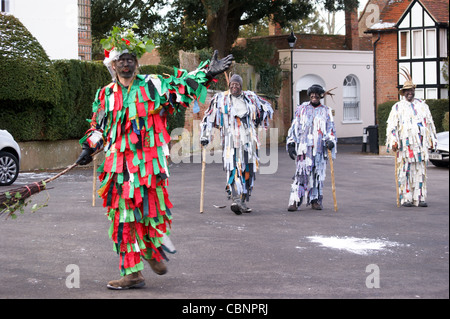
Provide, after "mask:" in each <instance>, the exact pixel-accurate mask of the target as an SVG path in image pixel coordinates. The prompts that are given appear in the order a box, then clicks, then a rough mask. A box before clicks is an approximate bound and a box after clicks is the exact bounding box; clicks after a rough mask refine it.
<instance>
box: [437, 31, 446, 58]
mask: <svg viewBox="0 0 450 319" xmlns="http://www.w3.org/2000/svg"><path fill="white" fill-rule="evenodd" d="M447 33H448V31H447V29H440V30H439V56H440V57H447V37H448V34H447Z"/></svg>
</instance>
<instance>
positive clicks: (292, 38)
mask: <svg viewBox="0 0 450 319" xmlns="http://www.w3.org/2000/svg"><path fill="white" fill-rule="evenodd" d="M287 41H288V43H289V47H290V48H291V122H292V120H293V119H294V61H293V52H294V46H295V42H297V37H296V36H295V34H294V31H291V34H290V35H289V36H288V38H287Z"/></svg>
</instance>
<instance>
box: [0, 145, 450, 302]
mask: <svg viewBox="0 0 450 319" xmlns="http://www.w3.org/2000/svg"><path fill="white" fill-rule="evenodd" d="M338 151H339V152H338V158H337V160H335V162H334V168H335V173H336V189H337V191H336V193H337V200H338V211H337V212H335V211H334V210H333V198H332V196H331V182H330V178H329V175H328V177H327V181H326V185H325V199H324V210H322V211H313V210H311V209H310V208H305V207H304V206H302V207H301V209H300V211H298V212H288V211H287V209H286V208H287V201H288V197H289V190H290V182H291V176H292V174H293V170H294V165H293V162H292V161H291V160H290V159H289V157H288V156H287V155H286V153H285V152H284V149H283V148H282V147H280V148H279V153H278V156H273V158H272V161H271V163H270V164H271V165H275V162H276V160H277V161H278V163H277V164H276V165H275V166H272V167H269V164H265V168H264V169H265V170H266V172H268V171H271V170H272V171H274V168H276V172H275V173H273V174H260V175H258V176H257V180H256V187H255V189H254V192H253V195H252V198H251V202H250V204H251V205H250V206H251V207H252V208H253V210H254V212H252V213H251V214H245V215H241V216H237V215H235V214H234V213H232V212H231V210H230V209H229V204H230V203H229V202H228V201H227V200H226V199H225V193H224V191H223V189H224V179H225V176H224V172H223V171H222V168H221V165H220V164H216V163H213V164H208V165H207V168H206V181H205V185H206V198H205V211H204V213H203V214H200V213H199V197H200V191H199V189H200V176H201V165H200V164H199V163H178V164H172V165H171V174H172V176H171V178H170V186H169V193H170V196H171V200H172V202H173V204H174V208H173V210H172V211H173V213H174V223H173V234H172V237H171V238H172V240H173V242H174V244H175V246H176V248H177V253H176V254H174V255H169V258H170V262H169V272H168V274H167V275H165V276H157V275H156V274H154V273H152V272H151V270H150V269H149V267H147V268H146V269H144V272H143V274H144V276H145V278H146V286H145V288H143V289H139V290H129V291H111V290H108V289H106V286H105V284H106V283H107V282H108V281H109V280H112V279H117V278H118V273H119V272H118V267H119V266H118V257H117V255H116V254H115V253H114V252H113V251H112V242H111V241H110V240H109V239H108V236H107V232H108V228H109V221H108V220H107V219H106V217H105V216H104V212H105V210H104V208H103V207H102V204H101V202H100V200H99V199H97V200H96V204H95V207H93V206H92V170H90V169H89V170H88V169H76V170H74V171H72V172H70V173H68V174H67V175H64V176H62V177H61V178H59V179H57V180H55V181H54V182H52V183H51V184H49V187H52V188H51V189H50V190H48V191H46V192H42V193H40V194H39V195H35V196H34V197H33V201H32V204H33V203H37V204H40V203H43V202H45V200H46V199H47V196H49V200H48V207H45V208H43V209H41V210H39V211H38V212H36V213H34V214H32V213H29V211H27V212H26V213H25V215H19V216H18V218H17V219H16V220H11V219H7V220H4V218H3V216H2V217H1V219H0V252H1V254H0V265H1V271H0V298H44V299H47V298H168V299H192V300H193V299H210V298H212V299H241V300H246V299H248V300H250V299H255V300H256V299H257V300H268V299H284V300H285V299H310V298H311V299H312V298H411V299H415V298H438V299H443V298H445V299H447V298H449V276H448V273H449V223H448V222H449V215H448V214H449V213H448V211H449V170H448V169H443V168H437V167H434V166H429V168H428V178H429V183H428V191H429V196H428V199H427V201H428V203H429V207H428V208H417V207H413V208H397V207H396V204H395V188H394V177H393V169H394V168H393V157H391V156H379V155H371V154H361V153H359V151H360V146H351V145H350V146H349V145H339V150H338ZM49 173H51V174H54V172H42V173H41V174H40V176H36V174H28V173H27V174H21V176H20V179H19V180H18V181H17V182H16V183H15V185H13V186H14V187H19V186H21V185H23V184H24V183H29V182H31V181H35V180H39V179H41V178H43V177H44V175H46V174H49ZM6 189H7V188H6V187H2V188H0V192H3V191H5V190H6ZM214 205H216V206H219V207H220V206H223V205H227V207H226V208H216V207H215V206H214ZM77 274H79V277H77V276H76V275H77ZM77 278H79V280H77ZM78 282H79V288H77V287H76V286H77V283H78ZM68 286H69V287H70V286H75V287H73V288H68ZM176 311H180V310H179V309H177V310H176Z"/></svg>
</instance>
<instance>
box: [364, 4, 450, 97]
mask: <svg viewBox="0 0 450 319" xmlns="http://www.w3.org/2000/svg"><path fill="white" fill-rule="evenodd" d="M448 9H449V3H448V1H447V0H413V1H407V0H403V1H402V0H397V1H379V0H370V1H369V2H368V4H367V5H366V10H365V15H364V22H365V23H366V24H365V25H363V27H362V28H360V29H361V30H362V31H363V32H365V34H367V35H368V36H371V37H372V42H373V48H374V51H373V52H374V58H375V65H374V81H375V85H374V90H375V92H374V93H375V103H376V105H378V104H380V103H383V102H386V101H395V100H398V99H399V95H398V89H399V88H400V87H401V86H402V85H403V83H404V81H405V79H404V78H403V77H401V76H400V75H398V71H399V70H400V68H401V67H406V68H407V69H408V70H409V71H410V73H411V75H412V78H413V80H414V82H415V84H416V85H417V88H416V96H417V97H418V98H425V99H441V98H448V89H447V88H446V85H447V83H446V82H445V80H444V78H443V76H442V71H441V70H442V66H443V64H444V61H445V60H446V59H448V21H449V13H448ZM364 27H365V28H364Z"/></svg>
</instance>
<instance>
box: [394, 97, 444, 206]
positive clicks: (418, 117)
mask: <svg viewBox="0 0 450 319" xmlns="http://www.w3.org/2000/svg"><path fill="white" fill-rule="evenodd" d="M436 141H437V140H436V128H435V126H434V122H433V118H432V117H431V113H430V110H429V108H428V105H427V104H426V103H424V102H423V101H421V100H419V99H414V101H413V102H412V103H411V102H408V101H407V100H405V99H403V100H401V101H400V102H397V103H396V104H395V105H394V106H393V107H392V110H391V113H390V114H389V118H388V120H387V129H386V151H387V152H390V151H392V146H393V145H394V144H396V143H397V145H398V152H397V156H396V161H397V172H396V173H397V178H398V187H399V193H400V202H401V204H403V203H405V202H411V203H413V204H414V205H415V206H418V204H419V202H420V201H425V198H426V196H427V187H426V165H427V161H428V149H430V148H435V147H436Z"/></svg>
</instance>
